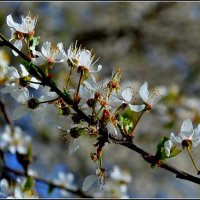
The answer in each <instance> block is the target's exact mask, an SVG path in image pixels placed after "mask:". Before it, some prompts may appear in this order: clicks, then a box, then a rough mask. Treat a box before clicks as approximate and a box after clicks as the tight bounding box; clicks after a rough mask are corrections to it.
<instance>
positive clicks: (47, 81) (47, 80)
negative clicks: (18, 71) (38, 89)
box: [0, 33, 94, 124]
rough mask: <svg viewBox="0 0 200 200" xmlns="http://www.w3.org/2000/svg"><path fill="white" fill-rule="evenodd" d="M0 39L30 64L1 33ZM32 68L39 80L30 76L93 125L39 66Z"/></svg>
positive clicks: (29, 60)
mask: <svg viewBox="0 0 200 200" xmlns="http://www.w3.org/2000/svg"><path fill="white" fill-rule="evenodd" d="M0 38H1V39H2V41H3V42H4V43H3V45H4V46H8V47H10V48H11V49H12V50H14V51H15V52H17V53H18V54H19V55H20V56H21V57H22V58H23V59H24V60H26V61H27V62H31V59H30V58H28V57H27V56H26V55H24V54H23V53H22V52H21V51H19V50H18V49H17V48H16V47H15V46H14V45H12V44H11V43H10V42H9V41H8V40H7V39H6V38H5V37H4V36H3V35H2V34H1V33H0ZM34 66H35V67H36V68H37V70H38V72H39V73H40V75H41V78H39V77H38V76H35V73H34V74H33V73H32V72H29V73H30V74H31V75H32V76H34V77H36V78H39V79H40V80H41V81H42V84H43V85H46V86H49V87H50V88H51V89H52V91H54V92H56V93H57V94H58V96H60V97H61V98H62V99H63V100H64V101H65V102H66V103H67V104H69V105H72V108H73V109H74V110H75V111H76V112H77V114H78V115H79V118H81V119H83V120H85V121H86V122H88V123H90V124H94V121H93V120H92V118H90V117H88V116H87V115H86V114H85V113H84V112H83V111H82V110H80V109H79V107H78V105H77V104H75V103H74V102H73V100H72V99H71V98H70V97H69V96H67V95H65V94H64V93H63V92H62V91H61V90H59V89H58V87H57V86H56V85H55V84H54V82H53V81H52V80H51V79H50V78H49V77H47V76H46V75H45V74H44V72H43V71H42V70H41V69H40V67H39V66H36V65H34Z"/></svg>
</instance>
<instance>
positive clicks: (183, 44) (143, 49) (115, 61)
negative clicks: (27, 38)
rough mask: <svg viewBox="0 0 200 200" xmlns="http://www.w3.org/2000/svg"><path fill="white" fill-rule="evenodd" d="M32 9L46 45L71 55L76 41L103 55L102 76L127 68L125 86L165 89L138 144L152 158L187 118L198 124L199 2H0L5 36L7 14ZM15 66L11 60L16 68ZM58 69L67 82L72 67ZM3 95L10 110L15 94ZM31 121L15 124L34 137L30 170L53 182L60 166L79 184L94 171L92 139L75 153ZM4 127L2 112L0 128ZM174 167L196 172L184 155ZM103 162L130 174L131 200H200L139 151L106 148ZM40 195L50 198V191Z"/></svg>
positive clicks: (142, 125)
mask: <svg viewBox="0 0 200 200" xmlns="http://www.w3.org/2000/svg"><path fill="white" fill-rule="evenodd" d="M28 11H30V12H31V15H32V16H35V15H38V17H39V18H38V22H37V25H36V33H35V35H36V36H40V37H41V40H40V46H41V44H42V43H43V42H45V41H47V40H48V41H52V42H53V41H54V42H56V43H58V42H63V44H64V47H65V49H66V50H67V49H68V47H69V46H70V44H71V43H72V42H75V41H78V43H79V44H81V45H82V46H83V47H86V48H87V49H93V52H94V53H95V55H96V58H100V59H99V61H98V63H99V64H102V66H103V69H102V71H101V72H100V73H99V74H98V77H97V78H99V79H104V78H109V77H110V76H111V73H112V69H113V67H121V69H122V79H121V82H122V83H125V82H128V81H129V82H130V83H135V84H136V85H137V84H138V85H141V84H143V83H144V81H148V83H149V87H150V88H153V87H159V88H160V90H164V91H165V93H166V95H165V97H164V98H163V99H162V100H161V101H160V102H159V103H158V104H157V105H156V107H155V109H154V110H153V111H152V112H150V113H147V114H146V115H145V116H144V117H143V118H142V121H141V122H140V124H139V125H138V127H137V133H136V136H135V143H136V144H137V145H139V146H140V147H142V148H144V149H145V150H147V151H149V152H150V153H152V154H153V153H155V150H156V146H157V144H158V142H159V140H160V138H161V137H162V136H169V134H170V133H171V132H172V131H173V132H175V133H178V132H179V130H180V127H181V124H182V121H183V120H184V119H187V118H190V119H191V120H192V121H193V123H194V126H195V127H196V126H197V124H199V123H200V101H199V98H200V56H199V51H200V3H199V2H0V32H1V33H3V34H4V35H5V36H6V37H7V38H10V30H9V28H8V26H7V24H6V16H8V15H9V14H12V16H13V18H14V19H15V20H16V21H17V19H19V18H20V16H21V15H24V16H26V15H27V14H28ZM39 49H40V48H39ZM7 50H8V52H11V51H10V50H9V49H7ZM10 55H11V53H10ZM17 63H19V61H17V59H16V57H14V56H13V57H12V59H11V65H12V66H15V65H17ZM57 69H58V70H57V73H58V76H60V79H62V78H63V79H64V77H62V76H63V71H65V70H66V66H64V67H63V65H59V66H58V68H57ZM58 84H60V85H61V84H62V82H61V83H58ZM4 98H6V100H7V104H8V107H9V109H10V111H12V109H14V107H16V102H15V101H14V100H13V99H12V98H11V97H10V96H9V95H4ZM32 122H33V119H32V118H31V117H30V116H29V115H27V116H25V117H23V118H22V119H21V120H16V121H15V124H16V125H19V126H21V127H22V128H23V129H24V130H26V131H27V132H28V133H30V134H31V135H32V136H33V151H34V153H35V154H36V155H37V160H36V162H35V163H34V164H33V166H32V167H33V168H35V169H40V171H39V173H40V174H41V176H42V175H43V176H44V174H45V176H46V177H49V178H51V177H53V176H54V174H55V173H56V172H57V171H58V170H59V169H65V170H68V171H70V172H72V173H74V174H75V176H76V179H77V184H79V186H81V184H82V183H83V180H84V178H85V177H86V176H88V175H90V174H93V173H94V172H95V169H96V164H94V163H93V162H92V161H91V160H90V157H89V155H90V152H91V151H92V152H94V151H95V148H94V147H93V145H92V144H93V142H94V141H91V140H88V138H82V141H81V143H80V149H79V150H78V151H77V152H75V153H74V154H72V155H69V154H68V153H67V147H66V144H65V143H64V142H63V141H62V140H61V139H60V137H59V136H58V133H57V130H56V128H55V127H51V126H50V124H45V123H44V124H42V125H36V126H34V125H33V123H32ZM67 123H68V122H67V120H66V124H67ZM4 124H5V121H4V119H3V116H2V115H1V114H0V126H1V127H3V126H4ZM66 126H67V125H66ZM199 148H200V147H199V146H197V147H196V148H194V149H193V155H194V157H195V158H196V161H197V163H198V165H199V166H200V155H199ZM168 163H169V164H172V165H173V166H176V167H177V168H179V169H181V170H183V171H186V172H188V173H191V174H193V175H196V172H195V170H194V167H193V165H192V163H191V161H190V159H189V156H188V155H187V152H186V151H184V152H182V153H181V154H179V155H178V156H177V157H176V158H172V159H169V160H168ZM104 164H105V165H106V166H107V167H108V168H112V167H113V166H114V165H118V166H120V168H122V169H126V170H128V171H129V172H130V174H131V176H132V182H131V183H130V184H129V187H128V195H129V197H131V198H198V197H200V190H199V185H197V184H193V183H190V182H187V181H183V180H180V179H177V178H176V177H175V176H174V175H173V174H171V173H170V172H167V171H165V170H163V169H159V168H156V169H151V167H150V166H149V165H148V164H147V163H146V162H145V161H143V159H142V158H141V157H140V156H138V154H136V153H134V152H132V151H130V150H129V149H126V148H124V147H122V146H120V145H115V144H111V145H107V146H106V147H105V153H104ZM41 196H43V197H46V196H45V194H44V193H41Z"/></svg>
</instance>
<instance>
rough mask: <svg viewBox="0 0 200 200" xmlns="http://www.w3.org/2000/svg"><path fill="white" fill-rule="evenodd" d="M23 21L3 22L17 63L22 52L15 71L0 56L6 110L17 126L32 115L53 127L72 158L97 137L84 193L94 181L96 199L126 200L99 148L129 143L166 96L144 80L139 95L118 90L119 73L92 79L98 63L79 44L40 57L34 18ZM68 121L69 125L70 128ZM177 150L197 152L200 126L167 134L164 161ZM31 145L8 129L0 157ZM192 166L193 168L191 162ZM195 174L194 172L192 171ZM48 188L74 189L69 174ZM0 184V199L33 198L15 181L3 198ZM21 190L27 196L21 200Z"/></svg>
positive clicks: (45, 50)
mask: <svg viewBox="0 0 200 200" xmlns="http://www.w3.org/2000/svg"><path fill="white" fill-rule="evenodd" d="M21 20H22V21H21V23H16V22H14V20H13V18H12V16H11V15H8V16H7V25H8V26H9V27H10V30H11V39H10V42H12V41H13V40H15V41H14V44H13V45H14V47H15V48H16V49H18V50H16V49H15V48H13V54H14V55H15V56H19V52H22V51H23V48H22V44H23V42H24V43H25V45H26V48H27V49H28V51H27V52H26V58H27V60H26V61H24V62H22V63H20V64H19V66H18V67H13V66H10V61H9V58H8V56H7V54H6V52H4V51H3V50H0V72H1V73H0V86H2V89H1V93H3V94H9V95H10V96H11V97H12V98H13V99H14V100H15V101H16V104H17V106H16V108H15V109H14V110H13V111H12V114H11V116H12V119H13V120H17V119H20V118H22V117H24V116H25V115H26V114H32V116H33V118H34V119H35V120H37V123H41V122H42V121H44V122H45V123H48V122H50V124H51V125H54V126H56V127H57V128H58V130H59V133H60V135H61V136H62V138H63V139H64V140H65V141H66V142H67V144H68V145H69V146H70V148H69V151H70V153H73V152H75V151H76V150H77V149H78V148H79V144H78V143H79V142H81V140H80V138H81V136H82V135H86V136H89V137H92V138H95V139H96V143H95V144H94V147H96V152H91V156H90V158H91V160H92V161H94V162H96V161H97V162H99V167H98V168H97V170H96V174H95V175H90V176H88V177H86V179H85V181H84V183H83V187H82V190H83V191H87V190H88V189H89V188H90V187H91V186H92V185H93V183H94V182H95V181H98V184H99V185H104V184H105V183H106V184H107V187H106V189H105V190H104V192H103V194H102V192H99V193H98V192H97V193H96V196H97V197H108V195H111V192H110V191H112V192H113V196H114V197H125V198H126V197H127V196H128V195H127V184H128V183H130V182H131V177H130V176H129V175H127V174H126V173H125V174H123V173H121V171H120V170H119V168H118V167H115V168H114V171H113V172H112V173H108V172H107V170H106V168H105V167H103V164H102V159H103V158H102V154H103V148H104V145H105V143H106V142H109V139H108V138H109V136H110V135H114V136H115V137H117V138H118V139H119V140H120V139H121V138H122V141H123V140H124V141H125V140H127V141H129V142H132V140H133V139H134V136H135V128H136V126H137V124H138V123H139V121H140V120H141V117H142V115H143V114H144V113H146V112H150V111H151V110H152V109H154V107H155V105H156V104H157V103H158V102H159V101H160V100H161V98H162V97H163V96H164V94H163V93H162V91H161V90H160V91H159V90H158V89H154V90H150V89H149V88H148V87H149V85H148V82H147V81H145V82H144V83H142V84H141V85H140V86H139V88H138V90H136V89H134V87H133V85H127V86H126V87H125V88H123V89H121V88H120V79H121V71H120V68H114V69H113V72H112V75H111V77H110V78H109V79H108V80H103V81H101V82H100V81H98V79H97V78H98V77H97V75H98V72H100V71H101V69H102V65H100V64H98V65H97V62H98V59H95V56H94V54H93V51H92V50H88V49H86V48H82V47H81V46H78V44H77V42H76V43H75V44H70V45H69V47H68V49H67V50H65V46H64V44H63V43H62V42H59V43H58V44H54V43H53V42H50V41H45V42H43V44H42V46H41V50H40V51H39V50H38V49H39V48H38V47H39V45H40V37H36V36H35V33H36V23H37V17H33V18H32V17H31V15H30V13H29V14H28V16H26V17H24V16H22V17H21ZM23 55H25V53H24V54H23ZM61 63H62V64H63V65H64V66H65V67H66V72H65V74H66V77H67V79H66V82H64V84H63V85H62V87H57V85H56V81H54V80H55V79H54V78H55V74H53V68H54V67H56V65H60V64H61ZM52 82H53V83H52ZM49 83H50V84H49ZM60 88H62V89H60ZM36 94H37V95H36ZM38 94H39V95H40V96H39V95H38ZM138 94H139V95H138ZM38 96H39V97H38ZM136 99H137V101H136ZM126 111H128V112H131V113H135V114H137V116H138V119H137V120H136V121H135V122H133V121H132V119H130V118H128V117H126V114H124V113H125V112H126ZM50 113H51V114H50ZM66 120H71V125H70V126H69V125H68V124H67V123H66ZM120 136H122V137H120ZM177 143H180V144H182V147H183V148H185V147H186V148H187V150H188V152H189V153H190V151H191V147H192V145H193V146H197V145H198V144H199V143H200V125H198V127H197V128H196V129H193V125H192V121H191V120H190V119H187V120H185V121H184V122H183V124H182V127H181V131H180V133H179V135H178V136H175V134H174V133H171V135H170V139H169V140H166V141H165V143H164V144H163V148H164V150H165V158H169V157H170V156H172V154H173V155H175V154H174V148H173V145H174V144H177ZM30 145H31V138H30V137H29V136H27V135H24V133H23V131H22V130H21V129H20V128H19V127H15V128H14V130H11V128H10V127H9V126H6V128H5V130H4V131H3V133H2V134H1V136H0V149H1V150H2V151H10V152H11V153H13V154H15V153H20V154H24V155H26V154H29V153H30V152H29V151H30ZM190 156H191V154H190ZM192 161H193V163H194V160H192ZM26 167H27V166H25V167H24V168H25V169H26ZM195 168H196V169H197V170H198V167H197V166H196V165H195ZM108 174H109V176H108ZM122 174H123V175H122ZM107 179H108V180H107ZM113 181H115V182H113ZM54 182H55V184H58V185H61V186H63V187H66V188H69V189H72V190H77V189H78V188H77V185H75V184H74V176H73V174H67V175H66V174H64V173H60V174H59V175H58V179H56V180H55V181H54ZM116 183H117V184H116ZM0 185H1V189H2V191H3V192H4V193H6V194H8V195H10V194H11V195H14V196H15V197H16V198H19V197H21V196H22V195H23V197H37V195H36V194H35V192H33V191H32V190H31V192H30V191H28V192H27V191H26V190H23V187H24V186H23V185H24V182H23V183H21V182H19V183H18V184H17V185H16V187H15V188H14V189H12V191H9V192H8V188H9V183H8V182H7V180H6V179H2V180H1V182H0ZM20 189H21V190H23V191H25V192H24V193H23V194H22V192H21V190H20ZM29 194H31V195H29ZM61 194H62V195H63V196H64V197H66V196H68V195H69V194H68V192H66V191H64V190H61ZM20 195H21V196H20Z"/></svg>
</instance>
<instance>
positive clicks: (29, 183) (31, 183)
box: [22, 176, 34, 191]
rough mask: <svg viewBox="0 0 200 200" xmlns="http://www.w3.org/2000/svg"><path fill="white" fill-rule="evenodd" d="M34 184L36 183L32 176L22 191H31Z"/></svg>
mask: <svg viewBox="0 0 200 200" xmlns="http://www.w3.org/2000/svg"><path fill="white" fill-rule="evenodd" d="M33 183H34V179H33V178H32V177H31V176H28V177H27V179H26V182H25V184H24V186H23V188H22V189H23V190H24V191H28V190H31V189H32V187H33Z"/></svg>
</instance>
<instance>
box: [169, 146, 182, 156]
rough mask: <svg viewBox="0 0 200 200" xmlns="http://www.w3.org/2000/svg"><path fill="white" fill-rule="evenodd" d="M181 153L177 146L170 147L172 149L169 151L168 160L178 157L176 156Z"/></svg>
mask: <svg viewBox="0 0 200 200" xmlns="http://www.w3.org/2000/svg"><path fill="white" fill-rule="evenodd" d="M181 152H182V150H181V149H179V148H177V146H174V147H172V149H171V151H170V155H169V157H168V158H172V157H174V156H176V155H178V154H179V153H181Z"/></svg>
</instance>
